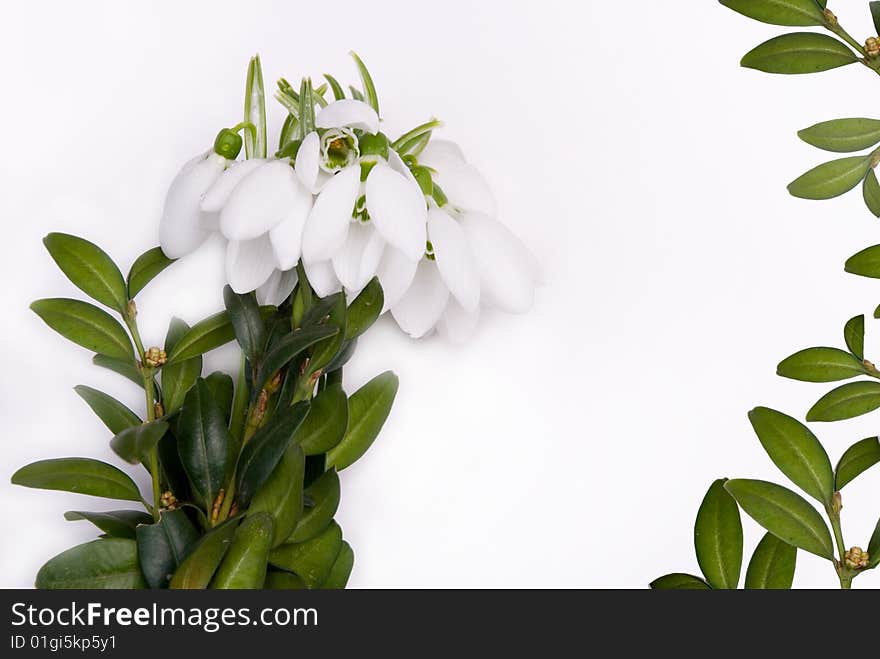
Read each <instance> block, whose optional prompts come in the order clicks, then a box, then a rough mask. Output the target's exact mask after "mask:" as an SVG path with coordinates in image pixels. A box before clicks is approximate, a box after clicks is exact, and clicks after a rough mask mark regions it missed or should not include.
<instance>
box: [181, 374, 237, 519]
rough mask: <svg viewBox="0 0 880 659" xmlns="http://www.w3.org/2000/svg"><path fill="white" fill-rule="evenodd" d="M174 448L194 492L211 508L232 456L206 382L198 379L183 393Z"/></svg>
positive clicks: (218, 409) (206, 508) (218, 410)
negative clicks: (186, 392) (184, 396)
mask: <svg viewBox="0 0 880 659" xmlns="http://www.w3.org/2000/svg"><path fill="white" fill-rule="evenodd" d="M176 432H177V451H178V453H179V454H180V462H181V464H183V468H184V470H185V471H186V474H187V476H188V477H189V482H190V485H191V486H192V489H193V493H194V494H195V495H196V497H197V498H198V500H199V501H200V502H201V503H202V504H203V506H204V508H205V510H211V507H212V506H213V504H214V500H215V499H216V498H217V495H218V493H219V492H220V490H221V489H222V488H223V486H224V482H225V477H226V470H227V467H228V465H229V461H230V458H231V456H230V455H229V452H230V438H229V429H228V428H227V427H226V419H225V418H224V417H223V412H222V411H221V410H220V408H219V407H218V406H217V403H216V402H215V401H214V398H213V396H212V395H211V389H210V388H209V387H208V384H207V383H206V382H205V381H204V380H202V379H201V378H200V379H198V380H197V381H196V383H195V385H193V387H192V388H191V389H190V390H189V393H188V394H187V395H186V399H185V400H184V402H183V407H182V408H181V410H180V417H179V419H178V422H177V431H176Z"/></svg>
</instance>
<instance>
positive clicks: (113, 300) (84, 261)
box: [43, 233, 128, 313]
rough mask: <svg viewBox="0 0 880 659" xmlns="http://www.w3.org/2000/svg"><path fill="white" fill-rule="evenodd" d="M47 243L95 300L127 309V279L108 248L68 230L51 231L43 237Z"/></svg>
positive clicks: (75, 282) (122, 310)
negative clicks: (64, 231)
mask: <svg viewBox="0 0 880 659" xmlns="http://www.w3.org/2000/svg"><path fill="white" fill-rule="evenodd" d="M43 244H44V245H45V246H46V249H47V250H49V254H51V255H52V258H53V259H54V260H55V263H57V264H58V267H59V268H61V270H62V272H64V274H65V275H67V278H68V279H69V280H70V281H71V282H73V285H74V286H76V287H77V288H78V289H80V290H81V291H82V292H83V293H85V294H86V295H88V296H89V297H90V298H92V299H93V300H97V301H98V302H100V303H101V304H103V305H105V306H108V307H110V308H111V309H115V310H116V311H118V312H119V313H125V311H126V308H127V306H128V294H127V292H126V288H125V281H124V280H123V279H122V273H121V272H119V268H117V267H116V264H115V263H113V260H112V259H111V258H110V257H109V256H108V255H107V253H106V252H104V250H102V249H101V248H100V247H98V246H97V245H95V244H94V243H90V242H89V241H88V240H84V239H82V238H78V237H77V236H71V235H70V234H66V233H50V234H49V235H48V236H46V237H45V238H43Z"/></svg>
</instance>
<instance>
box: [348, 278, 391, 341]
mask: <svg viewBox="0 0 880 659" xmlns="http://www.w3.org/2000/svg"><path fill="white" fill-rule="evenodd" d="M384 304H385V294H384V293H383V292H382V285H381V284H380V283H379V278H378V277H373V278H372V279H371V280H370V283H369V284H367V285H366V287H365V288H364V290H362V291H361V292H360V293H359V294H358V296H357V297H356V298H355V299H354V301H353V302H352V303H351V305H350V306H349V307H348V325H347V326H346V328H345V338H346V340H348V341H350V340H352V339H355V338H357V337H359V336H360V335H361V334H363V333H364V332H366V331H367V330H368V329H369V328H370V327H371V326H372V325H373V323H375V322H376V319H377V318H379V314H381V313H382V306H383V305H384Z"/></svg>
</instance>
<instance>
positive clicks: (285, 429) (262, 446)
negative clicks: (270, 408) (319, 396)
mask: <svg viewBox="0 0 880 659" xmlns="http://www.w3.org/2000/svg"><path fill="white" fill-rule="evenodd" d="M308 412H309V404H308V403H307V402H305V401H303V402H301V403H297V404H296V405H294V406H292V407H288V408H286V409H284V410H279V411H277V412H276V413H275V414H274V415H273V416H272V418H271V419H269V421H268V423H266V425H265V426H263V427H262V428H260V429H259V430H258V431H257V432H256V433H255V434H254V436H253V437H251V439H250V441H249V442H248V443H247V444H245V445H244V448H243V449H242V451H241V455H240V456H239V458H238V464H237V465H236V468H235V476H236V481H235V496H236V501H237V502H238V504H239V509H242V510H243V509H244V508H246V507H247V506H248V504H250V501H251V498H252V497H253V496H254V494H255V493H256V491H257V490H258V489H259V488H260V487H261V486H262V485H263V483H264V482H265V481H266V479H267V478H268V477H269V474H271V473H272V471H273V470H274V469H275V467H276V465H277V464H278V461H279V460H281V456H282V455H284V453H285V452H286V451H287V447H288V446H290V442H291V441H292V440H293V436H294V435H295V434H296V431H297V430H298V429H299V427H300V425H301V424H302V422H303V419H305V417H306V414H308Z"/></svg>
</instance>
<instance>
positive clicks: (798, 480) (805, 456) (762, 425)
mask: <svg viewBox="0 0 880 659" xmlns="http://www.w3.org/2000/svg"><path fill="white" fill-rule="evenodd" d="M749 421H751V423H752V428H754V429H755V434H756V435H758V439H759V440H761V446H763V447H764V450H765V451H767V455H769V456H770V459H771V460H773V464H775V465H776V466H777V467H779V470H780V471H781V472H782V473H783V474H785V475H786V476H788V478H789V479H790V480H791V482H792V483H794V484H795V485H797V486H798V487H799V488H801V489H802V490H803V491H804V492H806V493H807V494H809V495H810V496H811V497H813V498H814V499H817V500H818V501H819V502H821V503H822V504H823V505H829V504H830V503H831V497H832V496H833V495H834V473H833V472H832V471H831V460H829V459H828V454H827V453H826V452H825V449H824V448H822V444H820V443H819V440H818V439H816V436H815V435H814V434H813V433H812V432H811V431H810V429H809V428H807V427H806V426H805V425H804V424H802V423H801V422H799V421H798V420H797V419H794V418H792V417H790V416H788V415H787V414H783V413H782V412H777V411H776V410H771V409H769V408H767V407H756V408H755V409H753V410H752V411H751V412H749Z"/></svg>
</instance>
